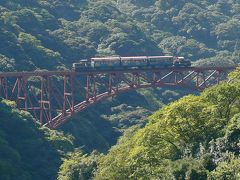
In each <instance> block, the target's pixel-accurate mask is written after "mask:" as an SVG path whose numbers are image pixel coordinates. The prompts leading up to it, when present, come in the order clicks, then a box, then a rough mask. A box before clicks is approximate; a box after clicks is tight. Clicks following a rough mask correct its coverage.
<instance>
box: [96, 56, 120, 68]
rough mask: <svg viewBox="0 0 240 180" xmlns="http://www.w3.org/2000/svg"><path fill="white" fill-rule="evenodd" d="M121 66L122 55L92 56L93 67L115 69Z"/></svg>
mask: <svg viewBox="0 0 240 180" xmlns="http://www.w3.org/2000/svg"><path fill="white" fill-rule="evenodd" d="M120 66H121V58H120V57H102V58H91V67H92V68H94V69H115V68H117V67H120Z"/></svg>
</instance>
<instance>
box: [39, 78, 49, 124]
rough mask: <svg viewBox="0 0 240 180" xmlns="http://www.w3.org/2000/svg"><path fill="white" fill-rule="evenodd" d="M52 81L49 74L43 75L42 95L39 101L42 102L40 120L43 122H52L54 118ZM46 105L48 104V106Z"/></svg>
mask: <svg viewBox="0 0 240 180" xmlns="http://www.w3.org/2000/svg"><path fill="white" fill-rule="evenodd" d="M50 81H51V80H50V77H49V76H42V77H41V95H40V102H39V103H40V122H41V123H42V124H44V123H47V122H50V121H51V120H52V111H51V82H50ZM45 105H47V107H46V106H45ZM44 117H45V119H44Z"/></svg>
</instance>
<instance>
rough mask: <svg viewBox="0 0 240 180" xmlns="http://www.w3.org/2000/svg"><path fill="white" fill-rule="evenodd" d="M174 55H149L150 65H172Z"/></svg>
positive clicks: (155, 66) (156, 66)
mask: <svg viewBox="0 0 240 180" xmlns="http://www.w3.org/2000/svg"><path fill="white" fill-rule="evenodd" d="M173 59H174V57H173V56H148V60H149V66H150V67H152V68H158V67H172V66H173Z"/></svg>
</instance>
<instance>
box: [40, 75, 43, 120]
mask: <svg viewBox="0 0 240 180" xmlns="http://www.w3.org/2000/svg"><path fill="white" fill-rule="evenodd" d="M40 96H41V97H40V102H39V103H40V119H39V120H40V123H41V124H43V108H44V104H43V100H44V99H43V98H44V77H41V95H40Z"/></svg>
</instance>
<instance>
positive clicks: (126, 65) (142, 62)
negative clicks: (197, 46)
mask: <svg viewBox="0 0 240 180" xmlns="http://www.w3.org/2000/svg"><path fill="white" fill-rule="evenodd" d="M190 66H191V61H190V60H186V59H185V58H184V57H175V56H134V57H120V56H113V57H94V58H91V59H89V60H88V59H83V60H80V62H78V63H73V70H74V71H76V72H79V71H93V70H120V69H124V70H126V69H148V68H149V69H150V68H151V69H154V68H164V67H168V68H169V67H190Z"/></svg>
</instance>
